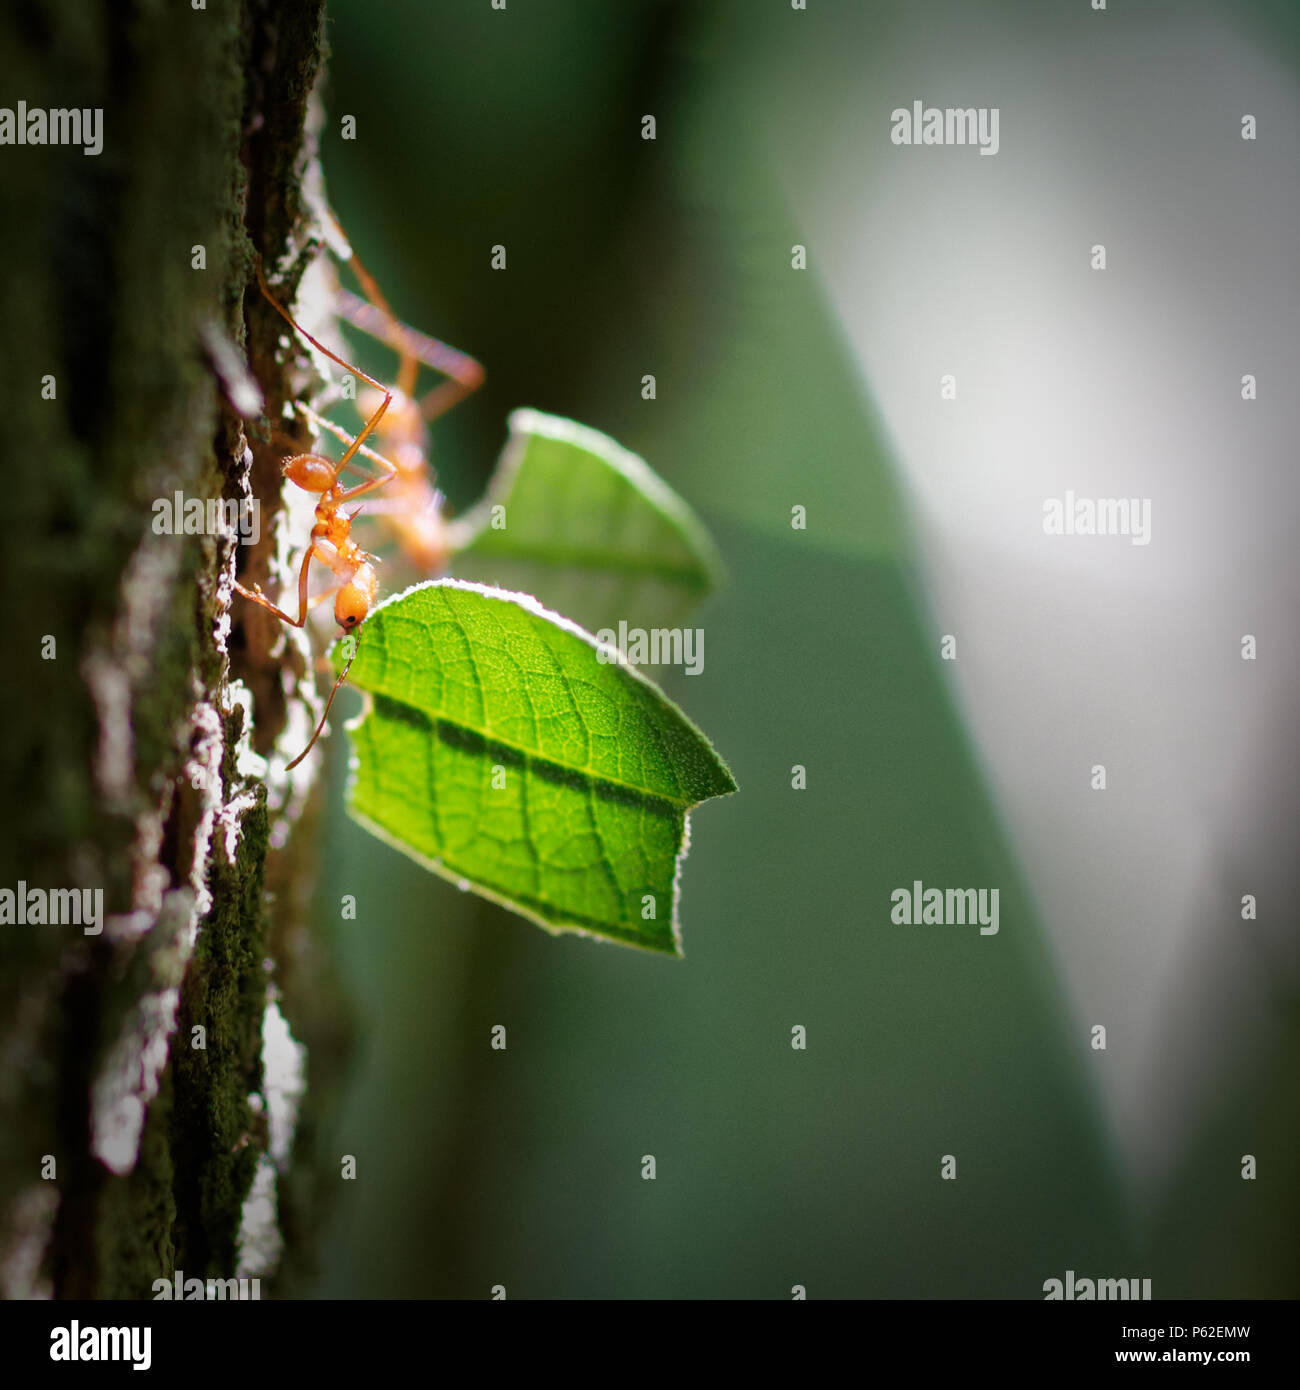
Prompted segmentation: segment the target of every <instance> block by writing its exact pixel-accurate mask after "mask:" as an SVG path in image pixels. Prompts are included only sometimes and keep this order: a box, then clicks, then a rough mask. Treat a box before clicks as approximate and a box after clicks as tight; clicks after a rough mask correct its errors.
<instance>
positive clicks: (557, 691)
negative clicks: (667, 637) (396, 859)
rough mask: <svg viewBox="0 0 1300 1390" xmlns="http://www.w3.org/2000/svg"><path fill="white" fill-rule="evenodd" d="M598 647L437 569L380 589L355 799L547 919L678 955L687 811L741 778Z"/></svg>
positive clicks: (369, 819) (378, 824) (394, 835)
mask: <svg viewBox="0 0 1300 1390" xmlns="http://www.w3.org/2000/svg"><path fill="white" fill-rule="evenodd" d="M342 645H343V644H341V643H339V644H336V646H335V648H334V650H333V653H332V655H333V659H334V662H335V666H336V668H340V667H341V665H342V660H343V654H342ZM603 650H607V649H602V648H600V647H599V645H598V644H597V642H596V641H595V639H594V638H593V637H591V636H590V634H588V633H586V632H583V631H582V630H581V629H580V628H578V627H577V626H576V625H575V624H573V623H571V622H569V621H568V620H567V619H565V618H561V617H559V616H558V615H556V614H554V613H550V612H548V611H547V610H546V609H544V608H543V607H542V606H541V605H540V604H539V603H538V602H537V601H536V600H535V599H532V598H530V597H529V596H527V595H523V594H510V593H505V592H503V591H501V590H497V589H489V588H486V587H483V586H479V585H474V584H468V583H464V582H461V581H459V580H453V579H443V580H437V581H435V582H433V583H428V584H421V585H418V586H416V587H415V588H413V589H409V590H407V592H406V593H404V594H400V595H398V596H397V597H395V598H392V599H389V600H387V601H386V602H385V603H383V604H381V605H380V606H379V607H378V608H376V609H375V610H374V611H373V613H372V614H371V615H370V617H369V618H368V619H367V620H366V622H365V624H364V626H363V628H362V629H361V631H360V632H359V633H358V635H357V647H356V657H355V659H354V661H353V664H352V670H351V673H350V679H351V681H352V683H353V684H354V685H356V686H358V687H360V688H361V689H362V690H365V691H368V692H369V693H370V696H371V699H370V701H369V702H368V708H367V710H366V711H365V712H364V713H363V714H362V715H361V717H360V718H359V719H358V720H356V721H355V722H354V723H352V724H350V725H349V726H348V728H349V732H350V733H351V735H352V740H353V748H354V753H355V762H354V769H353V777H352V784H351V787H350V791H349V810H350V812H351V813H352V815H353V816H354V817H356V819H357V820H359V821H360V822H361V823H362V824H363V825H365V826H366V827H367V828H368V829H370V830H372V831H373V832H374V833H375V834H377V835H379V836H380V837H381V838H382V839H384V840H386V841H388V842H389V843H391V844H393V845H394V846H395V847H396V848H398V849H401V850H403V851H404V852H406V853H408V854H410V855H412V856H413V857H414V858H416V859H417V860H419V861H420V862H421V863H423V864H425V865H426V866H427V867H429V868H431V869H434V870H435V871H436V872H438V873H440V874H442V875H443V876H444V877H446V878H449V879H451V880H452V881H454V882H458V883H459V884H460V885H461V886H463V887H468V888H471V889H473V890H474V891H475V892H477V893H480V894H482V895H483V896H484V897H487V898H491V899H494V900H495V901H497V902H500V903H503V904H504V905H505V906H507V907H510V908H512V909H513V910H514V911H516V912H519V913H522V914H523V915H524V916H526V917H529V918H531V919H532V920H533V921H535V922H537V923H538V924H539V925H541V926H543V927H546V928H547V929H548V930H552V931H560V930H570V931H578V932H584V933H588V934H591V935H595V936H602V937H607V938H610V939H611V940H615V941H622V942H625V943H627V944H629V945H633V946H639V947H642V948H644V949H646V950H651V951H662V952H668V953H672V954H680V944H679V932H678V922H677V886H678V885H677V879H678V868H679V864H680V862H681V859H682V858H683V857H684V854H685V848H686V844H687V841H688V813H689V812H690V810H691V809H692V808H693V807H694V806H697V805H698V804H699V803H700V802H701V801H705V800H707V799H708V798H709V797H714V796H724V795H726V794H727V793H729V792H732V791H734V790H735V789H736V784H735V781H734V780H733V779H732V776H731V773H730V772H729V771H728V769H727V767H726V765H725V764H724V763H723V762H722V760H721V758H719V757H718V755H717V753H716V752H714V750H713V748H712V746H711V745H710V743H709V741H708V740H707V739H706V738H705V737H704V735H703V734H702V733H701V732H700V731H699V730H698V729H697V728H696V727H695V725H694V724H692V723H691V722H690V720H689V719H687V717H686V716H685V715H684V714H683V713H682V712H681V711H680V710H679V709H678V708H677V707H676V705H674V704H673V703H672V701H671V700H669V699H668V697H667V696H666V695H664V693H663V692H662V691H661V690H659V689H658V687H657V686H655V685H653V684H652V683H651V682H650V681H648V680H647V679H646V678H645V677H644V676H642V675H640V674H639V673H638V672H636V671H634V670H633V669H632V668H630V667H628V666H626V665H622V664H620V663H619V662H618V661H617V660H610V661H608V662H606V661H602V660H601V659H600V656H599V655H598V653H599V652H601V651H603ZM610 654H611V655H612V652H611V653H610ZM651 912H652V913H653V915H650V914H651Z"/></svg>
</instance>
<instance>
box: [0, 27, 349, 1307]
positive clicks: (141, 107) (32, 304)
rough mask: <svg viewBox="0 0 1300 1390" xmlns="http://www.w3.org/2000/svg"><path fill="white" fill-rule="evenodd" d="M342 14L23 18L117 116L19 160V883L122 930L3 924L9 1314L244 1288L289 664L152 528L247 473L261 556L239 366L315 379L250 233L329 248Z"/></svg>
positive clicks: (269, 462) (230, 547)
mask: <svg viewBox="0 0 1300 1390" xmlns="http://www.w3.org/2000/svg"><path fill="white" fill-rule="evenodd" d="M321 10H322V0H298V2H297V3H289V4H275V3H272V0H242V3H240V4H233V5H220V6H217V5H209V6H208V8H207V9H204V10H194V9H192V8H191V6H189V5H184V4H181V5H177V4H172V3H163V0H137V3H136V4H134V5H133V6H131V7H130V9H129V13H127V12H124V11H123V10H122V8H121V7H120V6H117V5H115V4H113V3H111V0H99V2H98V3H84V2H83V0H42V3H40V4H36V3H23V2H22V0H20V2H19V3H17V4H15V5H11V6H9V7H7V8H6V13H5V15H4V17H3V18H0V44H2V45H3V49H4V52H5V54H6V72H7V77H8V79H9V81H8V82H7V88H8V90H9V91H10V92H11V93H12V94H14V97H13V99H14V100H17V99H18V98H21V99H23V100H25V101H26V102H27V103H28V105H29V106H30V107H35V106H44V107H67V106H74V105H75V106H78V107H89V108H102V110H103V132H104V144H103V152H102V154H100V155H98V156H93V157H90V156H87V155H85V154H83V153H82V151H81V150H80V149H79V148H58V147H45V148H32V147H29V148H25V149H13V148H7V149H5V151H4V152H3V154H4V161H5V181H6V193H7V198H6V207H5V210H4V211H3V213H0V226H2V227H3V232H4V242H5V245H6V246H7V248H8V256H7V263H6V276H5V286H6V288H5V333H4V334H3V335H2V337H0V374H2V375H3V379H4V381H5V382H6V384H7V386H8V391H7V396H6V399H7V402H8V403H10V411H9V419H8V430H7V437H8V439H9V452H10V454H11V457H10V458H9V460H8V465H9V466H8V467H7V468H6V470H5V473H6V481H7V486H8V488H9V498H8V501H9V506H8V507H7V514H8V516H9V518H10V530H9V532H8V534H7V537H6V542H5V544H4V545H3V546H0V566H2V568H0V582H2V583H3V592H4V594H5V596H6V598H7V600H8V603H7V610H8V611H7V614H6V618H7V621H6V652H7V654H8V658H9V673H10V677H11V687H10V692H11V693H10V701H9V708H8V711H7V718H6V728H5V736H4V738H3V739H0V778H3V797H4V804H5V805H6V806H7V807H8V808H9V811H10V816H9V818H8V823H7V829H6V833H5V835H4V836H3V837H0V887H7V888H11V889H13V888H16V887H17V885H18V884H19V882H25V883H26V884H27V885H28V886H29V887H36V888H43V889H52V888H71V887H85V888H92V889H94V888H101V889H102V890H103V902H104V913H105V925H104V930H103V932H102V934H100V935H97V936H89V935H84V934H83V933H82V932H81V931H80V930H79V928H77V927H75V926H63V927H59V926H29V925H24V926H18V925H0V955H2V957H3V964H2V968H0V1061H2V1063H3V1064H2V1065H0V1293H4V1294H8V1295H10V1296H24V1295H29V1294H31V1293H38V1292H52V1293H53V1294H55V1295H56V1296H80V1297H104V1296H108V1297H126V1298H139V1297H145V1298H147V1297H150V1296H151V1287H150V1286H151V1284H152V1282H153V1280H155V1279H158V1278H167V1279H170V1278H171V1277H172V1273H173V1270H174V1269H175V1268H178V1267H179V1268H181V1269H183V1270H184V1271H185V1274H186V1276H187V1277H193V1276H199V1277H206V1276H213V1277H228V1276H230V1275H233V1274H234V1272H235V1271H234V1264H235V1260H236V1257H237V1243H238V1237H239V1231H240V1216H241V1210H242V1207H243V1204H244V1201H245V1197H246V1195H247V1193H248V1189H249V1185H250V1183H251V1181H252V1178H253V1173H254V1170H255V1168H256V1166H257V1163H258V1159H259V1155H261V1154H262V1153H263V1152H264V1151H265V1149H266V1143H267V1139H266V1124H265V1118H266V1117H265V1109H264V1107H259V1106H258V1105H257V1104H256V1103H252V1104H250V1099H249V1098H250V1095H253V1096H256V1095H257V1093H258V1092H259V1089H260V1088H261V1087H262V1076H261V1037H262V1018H263V1012H264V1009H265V1005H266V1000H267V990H268V985H269V983H270V981H269V978H268V972H267V970H266V968H265V960H266V952H267V940H268V925H267V921H266V908H265V903H264V892H263V886H264V879H265V874H266V868H267V857H268V852H269V849H268V847H269V845H270V843H271V838H272V837H271V831H272V825H273V822H274V820H275V818H276V817H279V816H282V815H284V814H286V808H285V806H284V805H275V806H273V805H272V804H271V801H270V800H269V799H268V795H267V789H266V788H265V787H264V786H263V785H261V783H260V782H259V781H258V780H257V779H256V778H255V777H253V776H250V775H249V774H248V773H247V772H246V771H245V772H241V770H240V766H239V763H238V760H237V756H236V754H237V748H238V745H239V743H240V740H241V738H242V737H244V735H245V730H244V723H243V721H244V713H243V710H242V709H241V708H240V707H239V706H237V705H233V704H231V702H230V700H229V698H228V695H227V680H228V679H229V678H231V677H234V678H238V679H243V680H244V682H245V684H246V685H248V686H249V687H250V688H251V689H252V690H253V692H254V695H255V696H258V695H259V694H260V697H261V698H260V699H258V701H257V703H256V710H257V718H258V730H257V740H258V742H259V744H260V746H261V747H263V748H266V747H268V746H269V743H270V741H271V740H273V739H274V738H275V736H276V735H277V733H278V732H279V727H280V725H281V724H282V723H283V720H284V717H285V713H286V709H287V707H288V699H289V697H287V696H286V695H285V693H284V692H285V669H286V663H287V662H288V661H290V660H291V659H292V656H293V652H292V648H289V649H287V650H288V653H289V654H288V656H286V654H285V653H286V648H285V647H284V644H282V643H281V642H280V641H279V637H280V634H279V633H277V632H275V631H273V630H272V629H270V628H269V627H267V626H265V625H252V624H250V625H248V627H247V628H245V627H244V625H243V622H242V614H240V613H239V612H237V611H234V612H232V611H231V610H230V600H231V590H230V580H231V578H232V576H233V572H234V563H235V559H236V552H235V547H234V543H233V541H232V540H231V539H229V538H222V537H211V536H208V537H199V536H183V535H182V536H177V535H160V534H156V533H155V531H154V529H153V521H154V503H155V501H156V500H157V499H170V498H171V497H172V496H173V494H174V493H175V492H176V491H178V490H179V491H181V492H182V493H183V494H184V495H185V497H187V498H194V497H198V498H206V497H220V496H225V497H228V498H240V497H247V496H248V495H249V490H250V484H251V488H252V492H253V494H254V495H257V496H258V497H259V498H260V499H261V500H262V501H263V506H264V510H263V514H262V519H261V520H262V531H263V542H262V546H261V547H260V548H259V551H258V553H257V554H256V555H255V556H253V557H251V561H252V565H253V567H254V573H256V567H257V566H261V567H262V569H263V571H265V568H266V564H267V557H268V556H269V555H270V553H271V550H270V547H271V539H270V537H271V533H272V531H273V519H274V518H273V515H272V512H273V509H274V508H275V506H276V505H277V499H278V496H279V474H278V467H277V459H278V455H277V454H276V453H275V451H273V450H271V449H269V447H267V446H263V445H259V444H257V442H256V440H253V441H249V440H247V439H246V438H245V433H244V423H245V420H244V419H243V418H241V415H240V414H237V413H236V411H235V410H234V409H233V407H232V405H231V403H230V399H229V396H230V392H231V387H232V382H231V381H230V380H228V379H223V378H226V377H228V376H229V370H228V369H223V370H221V371H218V370H214V361H220V360H221V359H222V358H223V353H224V354H225V355H226V356H227V357H229V358H230V359H231V360H234V361H238V360H239V359H240V358H241V357H242V356H243V355H244V354H246V355H247V359H248V361H249V363H250V364H251V366H252V369H253V377H254V378H255V380H256V381H257V383H258V385H259V386H260V388H261V390H262V392H263V393H264V395H265V398H266V402H267V409H268V411H278V408H279V405H280V404H281V403H282V402H283V401H284V399H286V397H287V396H288V395H290V394H291V388H290V386H289V384H288V383H287V382H286V381H285V380H283V375H284V372H285V368H284V367H283V366H282V365H281V364H280V363H278V361H277V353H276V342H277V340H278V338H279V336H280V329H279V326H278V323H277V321H275V320H274V318H273V316H272V315H270V314H269V313H268V312H264V311H265V309H266V306H265V305H264V304H262V302H261V301H260V300H259V299H258V298H257V296H256V288H255V284H253V293H252V295H249V293H248V291H249V288H250V283H252V279H251V277H252V264H253V262H252V253H253V248H254V247H256V248H257V249H258V250H260V251H261V252H262V253H263V254H264V255H265V256H266V257H267V258H268V260H272V261H275V260H279V259H281V258H282V257H284V256H286V255H289V256H293V255H295V254H296V253H299V252H301V251H302V250H303V248H304V246H306V245H307V244H308V242H309V240H310V237H311V228H310V226H309V225H308V223H307V221H306V219H305V213H304V206H303V198H302V192H301V184H302V177H303V173H304V169H305V167H306V165H307V163H308V161H309V160H310V159H311V158H312V157H313V151H312V150H311V148H310V142H309V141H308V140H307V137H305V135H304V129H305V122H306V114H307V110H308V100H309V96H310V93H311V91H312V87H313V84H314V83H315V80H316V77H317V74H318V71H319V67H320V63H321V37H320V36H321ZM200 247H201V248H202V257H200V256H199V253H198V252H197V250H196V248H200ZM200 259H201V260H202V264H201V265H200V264H199V261H200ZM50 379H52V381H53V390H52V392H51V390H50V389H49V381H50ZM43 383H44V384H45V387H46V389H45V390H44V391H43ZM51 396H52V398H51ZM250 414H251V415H255V414H256V412H251V413H250V412H248V411H247V409H246V408H245V411H244V415H245V416H248V415H250ZM247 423H248V426H249V430H250V433H252V432H255V431H256V429H257V426H256V424H255V421H254V419H252V418H249V419H248V420H247ZM250 442H251V443H252V444H253V445H254V447H253V463H252V468H251V470H250V461H249V443H250ZM228 633H230V634H232V636H231V637H230V640H229V643H227V634H228ZM51 643H52V645H51ZM227 646H228V647H229V650H227ZM294 698H296V696H295V697H294ZM281 800H283V798H281ZM196 1027H201V1028H202V1029H203V1030H204V1032H205V1034H206V1047H205V1048H204V1049H198V1048H195V1047H193V1046H192V1040H193V1037H195V1036H197V1035H194V1034H192V1031H191V1030H192V1029H194V1028H196ZM51 1161H52V1162H53V1165H54V1175H53V1176H50V1175H49V1173H50V1164H51ZM51 1193H53V1194H55V1196H54V1197H51V1196H50V1194H51Z"/></svg>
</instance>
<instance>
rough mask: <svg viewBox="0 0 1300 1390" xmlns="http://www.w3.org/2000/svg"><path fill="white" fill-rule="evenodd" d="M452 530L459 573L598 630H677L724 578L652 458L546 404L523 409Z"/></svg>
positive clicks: (710, 547)
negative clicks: (478, 498)
mask: <svg viewBox="0 0 1300 1390" xmlns="http://www.w3.org/2000/svg"><path fill="white" fill-rule="evenodd" d="M494 508H498V509H504V510H497V511H495V512H494V510H493V509H494ZM494 518H495V521H496V524H495V525H494V524H493V521H494ZM503 522H504V525H503V524H502V523H503ZM452 534H453V544H454V545H455V547H456V548H457V549H458V550H459V554H458V555H457V556H456V558H455V560H454V562H453V566H452V568H453V569H454V571H455V573H456V574H457V575H458V576H460V577H462V578H466V579H478V580H482V581H484V582H486V583H489V584H495V585H499V586H501V587H503V588H506V589H511V590H514V589H518V590H522V591H523V592H525V593H530V594H533V595H535V596H536V597H537V598H539V599H540V600H541V601H542V602H543V603H545V604H546V605H547V606H548V607H550V608H553V609H555V610H556V611H557V612H561V613H564V614H566V615H568V616H569V617H572V618H573V619H574V621H575V622H578V623H580V624H581V625H582V626H584V627H586V628H587V629H588V630H589V631H592V632H595V631H597V630H599V629H600V628H603V627H611V626H615V625H616V624H617V623H618V621H619V619H620V618H624V619H626V620H627V622H628V623H629V624H630V625H631V626H633V627H636V626H640V627H647V628H648V627H659V626H663V625H665V624H668V625H671V624H672V623H673V622H674V620H675V619H677V618H678V617H680V616H682V615H683V614H685V613H686V612H687V611H688V610H689V609H690V608H691V607H692V606H693V605H694V604H695V603H697V602H698V601H699V600H700V599H701V598H703V597H704V595H705V594H707V593H708V592H709V591H710V590H711V589H712V588H714V587H715V586H716V585H717V583H718V582H719V580H720V578H721V574H722V566H721V562H720V561H719V559H718V556H717V552H716V550H715V549H714V546H713V542H712V541H711V540H710V539H709V536H708V533H707V531H705V529H704V527H703V526H702V525H701V523H700V521H699V519H698V518H697V517H696V516H695V513H694V512H692V511H691V509H690V507H688V506H687V505H686V503H685V502H684V501H683V500H682V499H681V498H680V497H679V496H678V495H677V494H676V493H675V492H674V491H673V490H672V488H670V487H669V486H668V484H667V483H665V482H664V481H663V479H662V478H660V477H659V476H658V475H657V474H656V473H654V472H653V471H652V470H651V469H650V468H649V467H648V466H647V465H646V463H645V462H644V461H643V460H642V459H641V458H639V457H638V456H637V455H636V454H633V453H630V452H629V451H628V450H626V449H624V448H623V447H622V446H621V445H619V444H616V443H615V442H614V440H612V439H610V438H609V436H608V435H604V434H601V433H600V432H599V431H598V430H593V429H589V428H587V427H586V426H585V425H578V424H574V422H573V421H571V420H565V419H561V418H560V417H559V416H555V415H544V414H542V413H541V412H540V411H536V410H516V411H514V412H513V413H512V415H511V416H510V438H509V440H508V442H507V444H506V448H505V452H504V453H503V454H502V457H501V461H500V463H499V464H498V465H497V469H496V472H495V473H494V474H493V477H492V481H491V483H490V484H489V486H488V491H487V495H486V496H485V498H484V500H483V501H482V502H481V503H479V505H478V506H477V507H475V508H474V509H473V510H472V511H471V512H469V513H468V514H467V515H466V516H465V517H463V518H462V519H461V521H460V522H459V523H457V525H456V529H455V530H454V531H453V533H452Z"/></svg>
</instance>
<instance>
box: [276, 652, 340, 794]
mask: <svg viewBox="0 0 1300 1390" xmlns="http://www.w3.org/2000/svg"><path fill="white" fill-rule="evenodd" d="M356 659H357V654H356V651H355V650H354V651H353V653H352V655H351V656H350V657H348V664H347V665H346V666H345V667H344V668H343V670H342V671H340V672H339V678H338V680H336V681H335V682H334V689H333V690H331V691H330V697H329V699H328V700H326V701H325V713H324V714H322V715H321V717H320V723H319V724H317V725H316V732H315V733H314V734H312V736H311V742H310V743H309V744H308V745H307V746H306V748H304V749H303V750H302V752H301V753H299V754H298V756H297V757H296V758H295V759H294V760H293V762H291V763H290V764H289V765H288V766H287V767H286V768H285V771H286V772H292V771H293V769H294V768H295V767H297V766H298V764H299V763H300V762H302V760H303V759H304V758H305V757H306V756H307V754H308V753H310V752H311V750H312V749H313V748H314V747H315V746H316V740H317V739H318V738H319V737H320V735H321V730H322V729H323V728H324V727H325V721H326V720H327V719H328V718H329V717H330V706H331V705H332V704H333V703H334V697H335V696H336V695H337V694H338V693H339V686H341V685H342V684H343V682H344V681H345V680H347V678H348V672H349V671H350V670H351V669H352V663H353V662H354V661H355V660H356Z"/></svg>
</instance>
